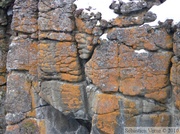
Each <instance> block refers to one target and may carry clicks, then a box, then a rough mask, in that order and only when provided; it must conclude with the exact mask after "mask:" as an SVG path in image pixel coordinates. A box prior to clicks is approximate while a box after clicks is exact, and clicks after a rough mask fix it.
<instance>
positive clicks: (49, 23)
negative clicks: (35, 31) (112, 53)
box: [38, 2, 75, 32]
mask: <svg viewBox="0 0 180 134" xmlns="http://www.w3.org/2000/svg"><path fill="white" fill-rule="evenodd" d="M41 4H43V2H41V3H39V6H41ZM51 9H53V8H51ZM73 11H74V8H73V7H72V6H71V5H70V6H69V5H67V6H65V7H63V8H56V9H53V10H50V11H49V10H48V11H45V12H44V11H42V12H39V18H38V27H39V30H41V31H47V30H49V31H59V32H71V31H72V30H74V28H75V23H74V21H73V15H72V12H73Z"/></svg>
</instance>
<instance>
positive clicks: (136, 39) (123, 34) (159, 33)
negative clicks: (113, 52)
mask: <svg viewBox="0 0 180 134" xmlns="http://www.w3.org/2000/svg"><path fill="white" fill-rule="evenodd" d="M107 37H108V39H110V40H118V41H119V42H122V43H124V44H125V45H127V46H132V47H133V48H137V47H140V48H142V47H144V48H145V49H147V50H157V49H158V47H160V48H163V49H172V46H173V44H172V37H171V36H170V35H168V33H167V32H166V31H165V29H156V30H153V29H152V28H151V27H146V26H143V27H133V28H112V29H111V30H109V32H108V36H107Z"/></svg>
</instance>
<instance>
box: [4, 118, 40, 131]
mask: <svg viewBox="0 0 180 134" xmlns="http://www.w3.org/2000/svg"><path fill="white" fill-rule="evenodd" d="M6 133H15V134H25V133H26V134H40V132H39V127H38V125H37V121H36V119H31V118H30V119H25V120H23V121H22V122H20V123H19V124H17V125H12V126H8V127H7V129H6Z"/></svg>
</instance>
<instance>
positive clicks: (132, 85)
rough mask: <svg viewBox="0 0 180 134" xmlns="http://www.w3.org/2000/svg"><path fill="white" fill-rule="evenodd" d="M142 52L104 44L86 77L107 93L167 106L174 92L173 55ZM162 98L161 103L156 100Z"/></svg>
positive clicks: (111, 43) (95, 56) (117, 45)
mask: <svg viewBox="0 0 180 134" xmlns="http://www.w3.org/2000/svg"><path fill="white" fill-rule="evenodd" d="M140 51H142V50H135V49H133V48H130V47H128V46H126V45H123V44H118V43H117V42H115V41H112V42H110V43H106V42H102V44H101V45H99V46H98V47H96V49H95V51H94V53H93V55H92V58H91V59H90V60H89V61H88V63H87V64H86V67H85V72H86V75H87V76H88V77H89V78H90V79H91V81H92V83H93V84H95V85H96V86H97V87H99V88H100V89H101V90H102V91H103V92H117V91H118V90H119V91H120V92H121V93H123V94H125V95H131V96H135V95H142V96H146V97H147V98H152V99H155V100H157V101H160V102H165V101H166V99H167V98H168V94H169V91H170V90H171V88H170V87H169V86H168V85H169V82H170V81H169V76H168V74H169V70H170V68H169V66H170V63H171V57H172V53H171V52H168V51H162V52H156V53H154V52H151V51H145V50H143V52H140ZM155 94H157V95H155ZM159 94H161V97H159V99H158V98H157V97H153V96H159Z"/></svg>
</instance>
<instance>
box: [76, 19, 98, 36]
mask: <svg viewBox="0 0 180 134" xmlns="http://www.w3.org/2000/svg"><path fill="white" fill-rule="evenodd" d="M75 22H76V27H77V30H78V31H79V32H82V33H87V34H92V32H93V28H95V26H96V24H97V20H94V19H93V20H87V21H86V20H82V19H81V18H75Z"/></svg>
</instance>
